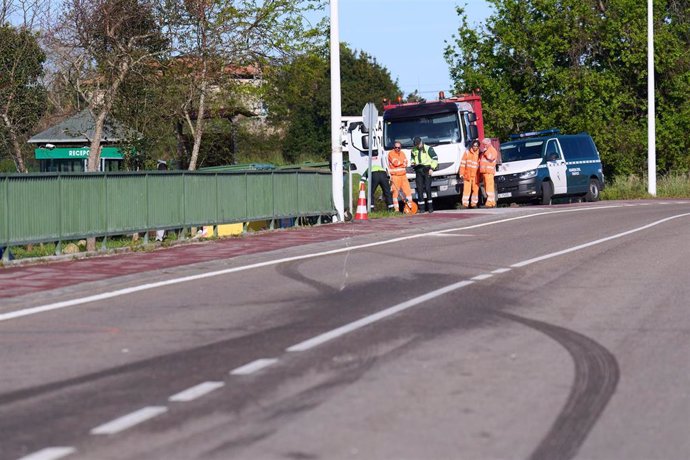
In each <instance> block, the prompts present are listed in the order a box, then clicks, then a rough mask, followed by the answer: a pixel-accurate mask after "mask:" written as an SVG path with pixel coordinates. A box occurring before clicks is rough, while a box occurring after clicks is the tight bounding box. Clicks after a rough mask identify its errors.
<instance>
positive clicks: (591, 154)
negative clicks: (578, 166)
mask: <svg viewBox="0 0 690 460" xmlns="http://www.w3.org/2000/svg"><path fill="white" fill-rule="evenodd" d="M560 142H561V146H562V147H563V150H564V151H565V152H566V154H567V157H568V161H577V160H598V159H599V156H598V155H597V151H596V148H595V147H594V142H593V141H592V139H591V138H590V137H589V136H563V137H561V138H560Z"/></svg>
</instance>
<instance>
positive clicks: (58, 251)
mask: <svg viewBox="0 0 690 460" xmlns="http://www.w3.org/2000/svg"><path fill="white" fill-rule="evenodd" d="M57 183H58V242H57V244H56V245H55V255H56V256H59V255H61V254H62V174H60V173H58V180H57Z"/></svg>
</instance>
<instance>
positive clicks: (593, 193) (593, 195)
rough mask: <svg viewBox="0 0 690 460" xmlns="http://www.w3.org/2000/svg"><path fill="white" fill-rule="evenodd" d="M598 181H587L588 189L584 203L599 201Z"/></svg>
mask: <svg viewBox="0 0 690 460" xmlns="http://www.w3.org/2000/svg"><path fill="white" fill-rule="evenodd" d="M599 191H600V190H599V181H598V180H596V179H590V180H589V189H587V194H586V195H585V201H590V202H593V201H599Z"/></svg>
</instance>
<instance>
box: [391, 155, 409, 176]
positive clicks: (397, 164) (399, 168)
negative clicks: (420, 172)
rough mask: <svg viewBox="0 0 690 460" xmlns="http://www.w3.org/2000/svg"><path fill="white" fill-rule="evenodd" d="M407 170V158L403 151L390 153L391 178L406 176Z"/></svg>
mask: <svg viewBox="0 0 690 460" xmlns="http://www.w3.org/2000/svg"><path fill="white" fill-rule="evenodd" d="M406 169H407V157H405V152H403V151H402V150H398V151H396V150H391V151H390V152H388V172H389V173H390V175H391V176H404V175H405V174H406Z"/></svg>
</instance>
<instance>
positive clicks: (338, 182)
mask: <svg viewBox="0 0 690 460" xmlns="http://www.w3.org/2000/svg"><path fill="white" fill-rule="evenodd" d="M339 35H340V34H339V30H338V0H331V174H332V187H333V204H334V205H335V210H336V212H337V214H338V215H337V220H338V221H340V222H343V221H344V220H345V218H344V216H345V210H344V203H343V146H342V143H341V142H342V141H341V139H340V116H341V111H342V109H341V100H340V37H339Z"/></svg>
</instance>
